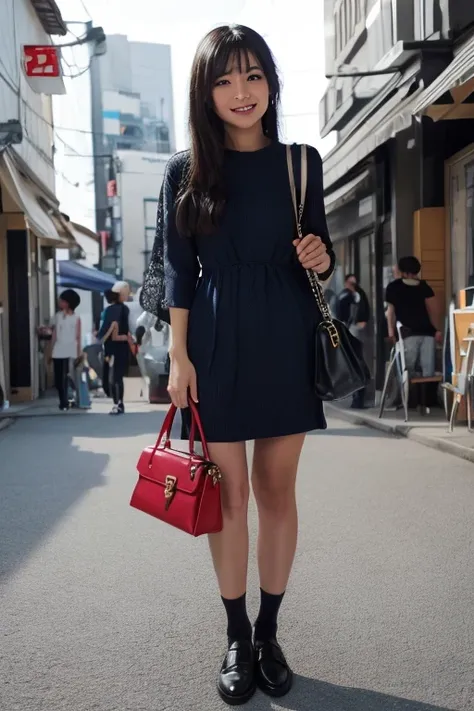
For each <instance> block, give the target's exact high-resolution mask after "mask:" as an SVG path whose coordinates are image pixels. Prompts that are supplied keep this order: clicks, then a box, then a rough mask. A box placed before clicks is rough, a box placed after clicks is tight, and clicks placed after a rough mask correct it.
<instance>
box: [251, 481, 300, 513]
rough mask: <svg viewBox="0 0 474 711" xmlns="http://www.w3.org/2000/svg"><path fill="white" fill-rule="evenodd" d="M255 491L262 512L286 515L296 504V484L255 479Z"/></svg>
mask: <svg viewBox="0 0 474 711" xmlns="http://www.w3.org/2000/svg"><path fill="white" fill-rule="evenodd" d="M253 491H254V495H255V500H256V502H257V507H258V509H259V511H260V512H262V513H265V514H266V515H271V516H275V517H277V518H279V517H284V516H285V515H286V514H287V513H288V512H290V511H292V510H293V508H294V506H295V487H294V484H293V483H291V485H290V484H286V483H276V482H272V481H271V480H268V481H261V480H258V479H256V478H254V479H253Z"/></svg>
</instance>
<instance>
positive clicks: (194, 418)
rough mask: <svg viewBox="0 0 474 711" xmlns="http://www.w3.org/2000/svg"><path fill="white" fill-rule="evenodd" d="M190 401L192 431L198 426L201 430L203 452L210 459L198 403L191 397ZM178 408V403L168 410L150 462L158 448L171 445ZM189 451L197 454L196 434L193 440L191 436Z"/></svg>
mask: <svg viewBox="0 0 474 711" xmlns="http://www.w3.org/2000/svg"><path fill="white" fill-rule="evenodd" d="M188 402H189V409H190V410H191V431H194V432H195V431H196V429H195V428H196V427H197V428H198V430H199V434H200V436H201V444H202V449H203V453H204V456H205V458H206V459H209V450H208V447H207V441H206V438H205V436H204V430H203V428H202V423H201V418H200V417H199V413H198V410H197V407H196V404H195V403H194V401H193V400H191V398H189V399H188ZM177 410H178V408H177V407H176V405H171V407H170V409H169V410H168V413H167V415H166V417H165V419H164V422H163V424H162V426H161V430H160V434H159V435H158V439H157V440H156V444H155V446H154V448H153V451H152V453H151V456H150V462H151V461H152V459H153V457H154V455H155V453H156V451H157V449H159V448H161V449H164V448H165V447H170V446H171V442H170V436H171V428H172V427H173V422H174V418H175V416H176V412H177ZM193 428H194V430H193ZM189 453H190V454H195V452H194V436H193V440H191V437H190V438H189Z"/></svg>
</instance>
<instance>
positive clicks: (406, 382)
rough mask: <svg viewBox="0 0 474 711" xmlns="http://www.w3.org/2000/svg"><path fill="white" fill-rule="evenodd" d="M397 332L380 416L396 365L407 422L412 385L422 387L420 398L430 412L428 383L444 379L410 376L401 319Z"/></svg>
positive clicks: (386, 377)
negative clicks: (427, 392) (427, 399)
mask: <svg viewBox="0 0 474 711" xmlns="http://www.w3.org/2000/svg"><path fill="white" fill-rule="evenodd" d="M397 333H398V340H397V343H396V344H395V345H394V347H393V348H392V352H391V355H390V362H389V366H388V368H387V374H386V376H385V383H384V387H383V391H382V398H381V400H380V410H379V418H381V417H382V416H383V413H384V409H385V400H386V397H387V389H388V384H389V382H390V376H391V374H392V372H393V369H394V367H395V368H396V373H397V376H398V377H397V379H398V384H399V387H400V393H401V397H402V405H403V410H404V413H405V422H408V400H409V395H410V385H417V386H419V388H420V394H421V397H420V400H421V401H422V403H423V404H422V406H423V408H424V410H425V412H429V408H428V407H426V405H425V404H424V403H425V402H426V399H425V393H426V390H425V388H426V385H428V384H429V383H441V382H442V380H443V376H442V375H439V374H438V375H432V376H428V377H423V376H414V377H412V378H410V374H409V372H408V370H407V367H406V358H405V344H404V342H403V335H402V324H401V323H400V321H398V322H397Z"/></svg>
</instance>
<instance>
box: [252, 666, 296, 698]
mask: <svg viewBox="0 0 474 711" xmlns="http://www.w3.org/2000/svg"><path fill="white" fill-rule="evenodd" d="M257 686H258V688H259V689H260V691H262V692H263V693H264V694H266V695H267V696H272V697H273V698H274V699H278V698H280V697H281V696H286V695H287V694H288V693H289V691H291V687H292V686H293V672H292V671H290V675H289V677H288V680H287V682H286V684H284V685H283V686H268V685H267V684H266V683H264V682H261V681H260V680H259V679H257Z"/></svg>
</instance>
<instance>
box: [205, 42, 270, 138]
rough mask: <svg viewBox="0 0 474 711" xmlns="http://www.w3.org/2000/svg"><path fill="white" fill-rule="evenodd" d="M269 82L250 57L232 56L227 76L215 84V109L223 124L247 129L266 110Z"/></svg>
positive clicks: (253, 58) (246, 55) (221, 77)
mask: <svg viewBox="0 0 474 711" xmlns="http://www.w3.org/2000/svg"><path fill="white" fill-rule="evenodd" d="M269 95H270V92H269V88H268V82H267V79H266V77H265V74H264V73H263V71H262V68H261V67H260V66H259V63H258V61H257V59H256V58H255V57H254V55H253V54H251V53H249V54H247V53H244V52H241V53H240V54H238V55H234V56H231V58H230V61H229V66H228V67H227V69H226V73H225V74H224V75H222V76H220V77H218V78H217V79H216V81H215V83H214V88H213V91H212V99H213V102H214V110H215V112H216V114H217V115H218V116H219V118H220V119H221V120H222V121H223V122H224V124H225V125H227V126H231V127H233V128H237V129H249V128H252V127H253V126H254V125H255V124H256V123H258V122H260V121H261V120H262V118H263V116H264V114H265V113H266V111H267V109H268V103H269V98H270V97H269Z"/></svg>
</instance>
